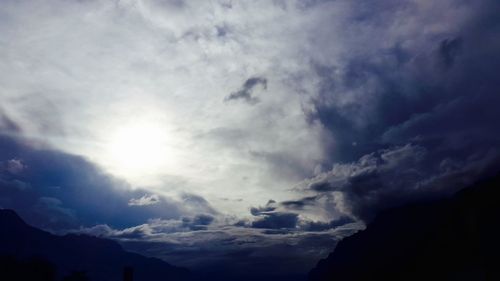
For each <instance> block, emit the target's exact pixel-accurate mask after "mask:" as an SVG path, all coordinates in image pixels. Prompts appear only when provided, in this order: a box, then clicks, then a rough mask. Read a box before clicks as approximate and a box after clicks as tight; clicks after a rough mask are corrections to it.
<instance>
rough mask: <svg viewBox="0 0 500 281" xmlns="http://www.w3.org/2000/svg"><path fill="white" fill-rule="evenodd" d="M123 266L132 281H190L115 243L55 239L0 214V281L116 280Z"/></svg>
mask: <svg viewBox="0 0 500 281" xmlns="http://www.w3.org/2000/svg"><path fill="white" fill-rule="evenodd" d="M124 267H130V268H133V280H134V281H160V280H162V281H163V280H169V281H172V280H187V279H189V271H188V270H187V269H183V268H180V267H175V266H172V265H169V264H168V263H166V262H164V261H162V260H160V259H156V258H147V257H144V256H141V255H139V254H135V253H130V252H126V251H124V250H123V249H122V247H121V246H120V245H119V244H118V243H116V242H114V241H111V240H108V239H102V238H97V237H92V236H87V235H76V234H68V235H64V236H57V235H53V234H51V233H48V232H45V231H42V230H40V229H37V228H34V227H31V226H29V225H27V224H26V223H25V222H24V221H23V220H22V219H21V218H20V217H19V216H18V215H17V214H16V213H15V212H14V211H11V210H0V280H9V281H16V280H19V281H21V280H30V281H34V280H40V281H53V280H64V281H70V280H71V281H87V280H89V281H101V280H102V281H118V280H123V279H122V278H123V277H124V275H125V274H127V273H124ZM129 270H131V269H129ZM125 271H126V270H125ZM128 274H130V273H128ZM130 277H132V275H130ZM129 280H130V279H129Z"/></svg>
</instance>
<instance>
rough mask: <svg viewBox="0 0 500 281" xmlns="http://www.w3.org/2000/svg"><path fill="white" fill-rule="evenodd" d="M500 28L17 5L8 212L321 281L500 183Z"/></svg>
mask: <svg viewBox="0 0 500 281" xmlns="http://www.w3.org/2000/svg"><path fill="white" fill-rule="evenodd" d="M499 14H500V3H499V2H498V1H494V0H480V1H461V0H441V1H426V0H404V1H400V0H382V1H368V0H357V1H351V0H302V1H299V0H290V1H284V0H283V1H280V0H274V1H269V0H262V1H260V0H258V1H230V0H220V1H215V0H214V1H205V0H203V1H183V0H164V1H160V0H123V1H118V0H117V1H99V0H86V1H76V0H75V1H71V0H50V1H28V0H22V1H14V0H12V1H10V0H6V1H2V3H1V4H0V34H2V35H1V36H0V73H1V75H0V129H1V130H0V133H1V136H0V152H1V153H0V207H2V208H13V209H15V210H17V211H18V212H19V213H20V214H21V215H22V216H23V217H24V218H26V220H27V221H28V222H30V223H32V224H34V225H36V226H39V227H42V228H44V229H48V230H51V231H54V232H68V231H79V232H85V233H91V234H94V235H98V236H104V237H110V238H114V239H118V240H119V241H121V242H122V243H123V244H124V245H125V246H126V247H127V248H129V249H132V250H135V251H138V252H140V253H143V254H147V255H152V256H156V257H160V258H163V259H164V260H166V261H168V262H171V263H173V264H175V265H180V266H187V267H190V268H195V269H200V270H205V271H210V270H225V271H226V272H228V273H227V274H229V275H231V274H237V273H238V272H241V270H248V268H255V269H256V270H255V272H266V273H268V272H270V271H271V270H272V271H273V272H274V273H273V275H280V274H283V273H284V272H287V274H297V275H300V274H303V273H305V272H307V270H308V269H310V268H311V267H312V266H313V265H314V264H315V263H316V262H317V260H318V259H320V258H322V257H324V256H325V255H327V254H328V253H329V252H330V251H331V250H332V249H333V248H334V246H335V242H336V241H338V240H339V239H341V238H342V237H345V236H346V235H349V234H352V233H353V232H355V231H356V230H359V229H361V228H363V226H364V223H366V222H369V221H370V220H371V219H372V218H373V217H374V216H375V215H376V214H377V212H378V211H380V210H382V209H384V208H388V207H393V206H397V205H401V204H404V203H407V202H411V201H415V200H420V199H423V198H434V197H440V196H445V195H448V194H451V193H452V192H454V191H456V190H458V189H460V188H462V187H464V186H465V185H467V184H470V183H472V182H474V181H476V180H478V179H481V178H484V177H487V176H489V175H492V174H494V173H496V172H498V170H499V168H500V146H499V144H500V123H499V122H498V120H500V111H499V110H498V106H499V104H500V92H499V89H500V79H498V73H500V53H499V52H498V50H500V37H499V36H498V34H500V19H499V18H498V15H499ZM214 268H215V269H214ZM290 268H293V269H294V270H296V271H292V272H291V271H290ZM286 270H288V271H286ZM288 278H289V279H287V280H292V277H288ZM293 278H295V277H293Z"/></svg>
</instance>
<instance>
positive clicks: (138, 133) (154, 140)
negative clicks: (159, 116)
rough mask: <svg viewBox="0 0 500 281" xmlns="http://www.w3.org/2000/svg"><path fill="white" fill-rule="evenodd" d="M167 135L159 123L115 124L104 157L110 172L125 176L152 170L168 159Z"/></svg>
mask: <svg viewBox="0 0 500 281" xmlns="http://www.w3.org/2000/svg"><path fill="white" fill-rule="evenodd" d="M167 140H168V136H167V133H166V130H165V129H164V128H162V126H160V125H158V124H153V123H146V122H144V123H142V122H141V123H132V124H126V125H123V126H120V127H118V128H117V129H116V130H115V131H113V132H111V133H110V135H109V137H108V140H107V141H106V143H107V144H106V149H105V151H106V152H105V153H106V154H107V155H106V156H105V158H106V159H107V161H106V162H107V166H108V167H109V168H110V169H111V170H112V172H114V173H116V174H120V175H125V176H127V177H138V176H146V175H148V174H154V173H156V172H157V171H158V170H159V169H161V168H162V167H163V166H165V164H166V162H167V160H168V141H167Z"/></svg>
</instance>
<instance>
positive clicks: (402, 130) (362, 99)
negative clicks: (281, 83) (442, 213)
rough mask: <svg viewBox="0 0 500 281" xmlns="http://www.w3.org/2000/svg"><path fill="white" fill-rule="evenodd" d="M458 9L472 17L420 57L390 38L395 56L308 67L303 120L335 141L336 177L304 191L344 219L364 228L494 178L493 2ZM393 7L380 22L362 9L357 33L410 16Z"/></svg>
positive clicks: (432, 41)
mask: <svg viewBox="0 0 500 281" xmlns="http://www.w3.org/2000/svg"><path fill="white" fill-rule="evenodd" d="M361 2H363V1H361ZM363 3H365V2H363ZM384 3H393V2H391V1H383V2H382V3H381V4H380V6H382V7H384ZM377 5H378V3H377ZM464 5H467V6H468V7H469V10H468V13H469V17H470V18H469V20H467V21H464V23H463V26H460V28H457V29H456V30H458V31H457V32H455V33H449V32H443V33H441V34H440V33H434V34H433V35H432V36H429V37H425V36H423V37H420V39H415V40H422V41H421V42H420V43H419V44H420V47H419V48H412V47H408V45H406V47H405V44H404V41H405V40H408V39H409V38H406V37H404V36H402V37H401V36H400V37H390V38H393V39H392V40H393V41H392V42H391V43H390V44H389V45H391V44H392V47H390V46H389V47H387V48H386V49H370V48H369V47H367V48H365V49H361V50H360V51H358V52H353V53H350V54H349V55H348V56H346V57H345V58H344V60H343V61H342V62H343V63H342V64H338V65H325V64H321V63H314V65H315V68H316V71H317V74H318V75H319V76H320V77H321V83H320V94H319V95H318V97H317V98H316V99H314V100H313V110H311V111H310V112H307V114H308V117H309V118H310V120H311V121H312V122H313V121H314V122H316V121H319V122H320V123H321V124H322V125H323V126H324V127H325V128H327V129H328V130H329V131H330V132H331V135H332V137H333V139H334V141H333V142H330V143H327V144H325V146H326V147H327V148H328V149H329V151H330V155H332V157H331V159H330V163H331V164H332V165H333V169H332V170H331V171H329V172H326V173H324V174H322V175H320V176H318V177H316V178H315V179H314V180H312V181H311V182H309V184H308V186H307V190H308V191H310V192H313V193H316V194H332V198H337V199H338V200H340V201H342V202H343V203H345V206H344V209H343V211H345V212H346V213H352V214H354V215H355V216H358V217H359V218H362V219H369V218H370V217H372V216H373V215H374V214H375V213H376V212H377V211H378V210H380V209H382V208H387V207H391V206H394V205H399V204H404V203H405V202H408V201H411V200H418V199H419V198H424V197H432V196H440V195H443V194H448V193H449V192H452V191H454V190H457V189H458V188H460V187H463V186H465V185H466V184H470V183H471V182H473V181H475V180H477V179H480V178H482V177H486V176H488V175H492V174H494V173H495V172H497V171H498V170H499V169H500V151H499V149H498V147H500V123H499V122H498V120H500V111H499V110H498V105H499V104H500V94H499V93H500V80H499V79H498V77H497V76H498V75H497V74H498V73H499V72H500V53H499V52H498V49H499V48H500V37H498V32H499V31H500V20H499V19H498V12H499V11H500V3H499V2H498V1H481V2H478V3H476V4H473V3H469V4H464ZM391 7H392V9H387V10H386V11H383V12H382V13H381V14H378V13H373V12H370V13H367V14H364V13H363V10H360V11H359V13H360V14H359V17H357V18H358V20H357V21H356V24H360V25H366V26H372V27H383V26H384V24H386V23H385V22H384V21H382V14H385V15H386V16H390V17H395V16H396V15H395V12H396V11H403V10H404V9H408V7H405V6H402V7H399V6H398V5H395V6H391ZM398 7H399V8H398ZM377 9H378V8H377ZM384 18H387V17H384ZM426 24H427V22H426V21H424V22H423V23H422V26H419V27H418V29H419V30H424V29H425V28H426V26H425V25H426ZM380 32H381V34H383V33H386V32H388V31H387V30H386V29H380ZM381 34H379V36H382V35H381ZM411 35H412V34H409V35H408V36H411ZM413 35H417V34H413ZM415 38H417V37H415ZM422 38H424V39H422ZM373 39H374V40H376V38H373ZM334 163H337V164H334ZM338 163H344V164H338ZM339 196H342V198H341V199H339V198H340V197H339ZM297 206H300V203H299V204H298V205H297Z"/></svg>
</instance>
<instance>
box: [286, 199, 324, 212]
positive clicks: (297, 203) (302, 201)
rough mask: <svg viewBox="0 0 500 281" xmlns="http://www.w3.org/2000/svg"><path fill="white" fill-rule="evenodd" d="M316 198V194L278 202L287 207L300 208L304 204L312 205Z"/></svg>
mask: <svg viewBox="0 0 500 281" xmlns="http://www.w3.org/2000/svg"><path fill="white" fill-rule="evenodd" d="M316 199H317V196H310V197H305V198H302V199H299V200H288V201H283V202H280V204H281V205H282V206H284V207H285V208H287V209H294V210H301V209H303V208H304V207H305V206H308V205H314V202H315V201H316Z"/></svg>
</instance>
